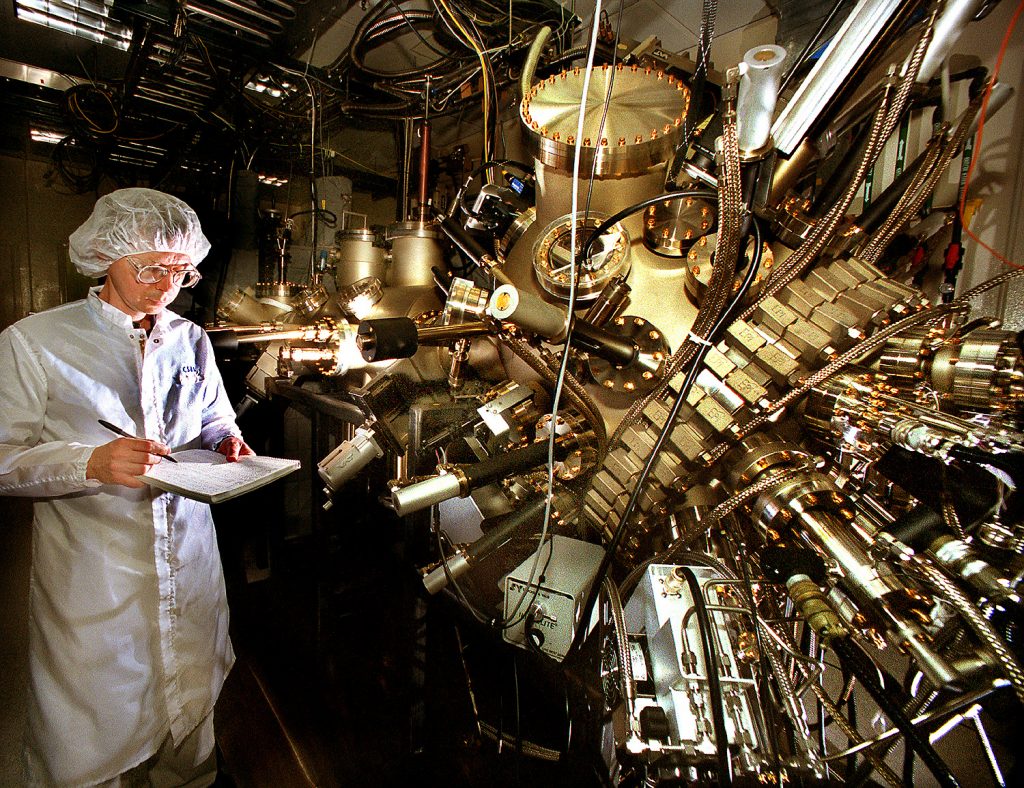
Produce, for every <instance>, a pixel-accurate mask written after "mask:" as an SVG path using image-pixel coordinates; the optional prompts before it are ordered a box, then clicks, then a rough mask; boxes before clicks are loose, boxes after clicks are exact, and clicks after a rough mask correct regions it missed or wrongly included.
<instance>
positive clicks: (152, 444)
mask: <svg viewBox="0 0 1024 788" xmlns="http://www.w3.org/2000/svg"><path fill="white" fill-rule="evenodd" d="M170 453H171V449H170V447H169V446H167V445H165V444H163V443H158V442H157V441H150V440H144V439H143V438H118V439H117V440H112V441H111V442H110V443H105V444H103V445H102V446H97V447H96V448H95V449H93V452H92V455H90V457H89V463H88V465H86V468H85V478H86V479H96V481H99V482H103V483H104V484H121V485H124V486H125V487H144V486H145V483H144V482H141V481H139V480H138V479H136V478H135V477H136V476H141V475H142V474H144V473H146V472H147V471H148V470H149V469H150V468H152V467H153V466H154V465H156V464H157V463H158V462H161V459H160V458H161V457H163V456H165V455H168V454H170Z"/></svg>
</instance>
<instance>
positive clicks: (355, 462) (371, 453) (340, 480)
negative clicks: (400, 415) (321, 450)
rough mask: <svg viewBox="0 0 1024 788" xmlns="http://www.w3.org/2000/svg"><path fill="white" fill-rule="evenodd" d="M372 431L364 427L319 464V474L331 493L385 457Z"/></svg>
mask: <svg viewBox="0 0 1024 788" xmlns="http://www.w3.org/2000/svg"><path fill="white" fill-rule="evenodd" d="M383 456H384V452H383V451H382V450H381V448H380V446H379V445H378V444H377V441H376V440H374V436H373V432H372V431H371V430H364V429H363V428H362V427H360V428H359V429H357V430H356V434H355V435H353V436H352V438H351V439H350V440H347V441H344V442H343V443H341V444H340V445H339V446H338V447H337V448H335V449H334V451H332V452H331V453H330V454H328V455H327V456H326V457H324V458H323V459H322V460H320V462H319V463H318V464H317V472H318V473H319V474H320V478H321V479H323V481H324V484H326V485H327V487H328V489H329V490H330V491H331V492H334V491H335V490H337V489H339V488H340V487H341V486H342V485H344V484H345V483H346V482H348V481H350V480H351V479H353V478H355V476H356V474H358V473H359V472H360V471H361V470H362V469H363V468H365V467H366V466H367V465H369V464H370V462H372V461H373V460H375V459H377V458H378V457H383Z"/></svg>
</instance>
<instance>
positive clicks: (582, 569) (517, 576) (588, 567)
mask: <svg viewBox="0 0 1024 788" xmlns="http://www.w3.org/2000/svg"><path fill="white" fill-rule="evenodd" d="M538 554H539V560H537V557H538ZM603 557H604V548H603V547H601V546H600V545H596V544H591V543H590V542H583V541H581V540H579V539H570V538H569V537H567V536H553V537H551V540H550V543H545V544H544V545H543V546H542V547H541V548H540V550H539V551H538V552H537V553H534V554H533V555H531V556H530V557H529V558H527V559H526V560H525V561H523V563H521V564H520V565H519V566H518V567H517V568H516V569H514V570H512V571H511V572H509V573H508V575H506V576H505V588H504V592H505V604H504V617H505V621H510V620H511V621H514V622H515V623H514V625H513V626H510V627H508V628H507V629H506V630H505V631H504V635H503V636H504V638H505V640H506V641H508V642H509V643H512V644H513V645H516V646H519V647H520V648H529V649H537V650H540V651H543V652H544V653H545V654H547V655H548V656H550V657H553V658H554V659H555V660H557V661H559V662H561V661H562V659H563V658H564V657H565V655H566V654H567V653H568V651H569V647H570V646H571V645H572V638H573V634H574V633H575V631H576V625H577V623H578V621H579V616H580V608H582V607H583V604H584V603H585V602H586V599H587V594H588V593H590V586H591V584H592V583H593V582H594V577H595V576H596V575H597V568H598V566H600V564H601V559H602V558H603ZM535 562H536V567H537V568H536V573H535V575H534V576H533V577H532V578H531V573H533V568H534V563H535ZM541 576H543V578H544V579H543V582H542V583H541V582H539V581H540V578H541ZM596 620H597V606H596V605H595V606H594V613H593V615H592V617H591V622H590V626H593V625H594V622H595V621H596Z"/></svg>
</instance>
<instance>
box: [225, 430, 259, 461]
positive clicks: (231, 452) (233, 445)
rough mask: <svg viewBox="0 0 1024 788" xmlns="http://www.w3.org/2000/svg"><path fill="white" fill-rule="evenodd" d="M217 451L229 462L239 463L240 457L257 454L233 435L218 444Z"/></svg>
mask: <svg viewBox="0 0 1024 788" xmlns="http://www.w3.org/2000/svg"><path fill="white" fill-rule="evenodd" d="M217 451H218V452H220V453H221V454H223V455H224V456H225V457H227V458H228V462H238V458H239V457H244V456H245V455H246V454H255V453H256V452H254V451H253V450H252V449H250V448H249V445H248V444H247V443H246V442H245V441H244V440H242V439H241V438H236V437H235V436H234V435H231V436H229V437H227V438H225V439H224V440H222V441H221V442H220V443H218V444H217Z"/></svg>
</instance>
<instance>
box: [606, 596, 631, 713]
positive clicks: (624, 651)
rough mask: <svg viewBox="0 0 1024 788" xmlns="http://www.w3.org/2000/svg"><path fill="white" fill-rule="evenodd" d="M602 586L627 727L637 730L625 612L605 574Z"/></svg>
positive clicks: (619, 598)
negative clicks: (612, 637) (613, 641)
mask: <svg viewBox="0 0 1024 788" xmlns="http://www.w3.org/2000/svg"><path fill="white" fill-rule="evenodd" d="M603 588H604V592H605V594H606V595H607V596H608V607H609V608H610V610H611V614H612V627H613V628H614V629H615V646H616V654H617V656H618V660H619V684H620V685H621V688H622V697H623V698H624V699H625V701H626V710H627V714H628V715H629V728H630V731H632V732H637V728H636V726H637V724H638V723H637V719H636V680H635V679H634V678H633V661H632V659H631V658H630V656H629V634H628V632H627V630H626V614H625V612H624V611H623V608H622V598H621V597H620V596H619V587H618V586H617V585H615V581H614V580H612V579H611V578H610V577H607V576H606V577H605V579H604V584H603Z"/></svg>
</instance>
